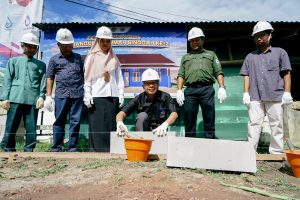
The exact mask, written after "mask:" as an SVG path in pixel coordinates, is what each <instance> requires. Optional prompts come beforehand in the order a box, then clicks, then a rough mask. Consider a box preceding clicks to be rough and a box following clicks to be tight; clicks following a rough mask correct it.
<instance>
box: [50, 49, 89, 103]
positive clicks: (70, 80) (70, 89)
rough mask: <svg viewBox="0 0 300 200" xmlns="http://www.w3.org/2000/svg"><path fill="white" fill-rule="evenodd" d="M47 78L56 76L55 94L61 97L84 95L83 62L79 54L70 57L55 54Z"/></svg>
mask: <svg viewBox="0 0 300 200" xmlns="http://www.w3.org/2000/svg"><path fill="white" fill-rule="evenodd" d="M46 75H47V78H53V79H54V78H55V81H56V90H55V96H56V97H59V98H79V97H82V96H83V84H84V78H83V76H84V75H83V62H82V58H81V56H80V55H79V54H77V53H73V55H72V56H71V57H70V58H66V57H64V56H63V55H62V54H61V53H59V54H56V55H54V56H53V57H52V58H51V59H50V61H49V65H48V67H47V74H46Z"/></svg>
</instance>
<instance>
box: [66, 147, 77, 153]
mask: <svg viewBox="0 0 300 200" xmlns="http://www.w3.org/2000/svg"><path fill="white" fill-rule="evenodd" d="M68 152H78V148H76V147H75V148H70V149H69V150H68Z"/></svg>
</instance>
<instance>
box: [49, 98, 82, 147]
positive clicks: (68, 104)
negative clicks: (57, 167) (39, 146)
mask: <svg viewBox="0 0 300 200" xmlns="http://www.w3.org/2000/svg"><path fill="white" fill-rule="evenodd" d="M54 101H55V119H56V120H55V122H54V124H53V146H52V151H62V148H63V141H64V136H65V125H66V121H67V116H68V114H69V118H70V128H69V144H68V148H69V151H77V148H78V147H77V145H78V137H79V131H80V118H81V112H82V106H83V97H80V98H57V97H55V99H54Z"/></svg>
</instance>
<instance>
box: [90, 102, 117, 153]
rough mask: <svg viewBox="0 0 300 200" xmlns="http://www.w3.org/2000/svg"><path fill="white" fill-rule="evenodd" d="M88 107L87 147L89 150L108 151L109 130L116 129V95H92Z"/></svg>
mask: <svg viewBox="0 0 300 200" xmlns="http://www.w3.org/2000/svg"><path fill="white" fill-rule="evenodd" d="M93 100H94V104H93V107H92V108H90V109H89V114H88V116H89V148H90V151H91V152H109V151H110V132H111V131H116V128H117V125H116V115H117V113H118V111H119V98H118V97H94V98H93Z"/></svg>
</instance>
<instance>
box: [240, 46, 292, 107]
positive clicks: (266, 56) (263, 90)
mask: <svg viewBox="0 0 300 200" xmlns="http://www.w3.org/2000/svg"><path fill="white" fill-rule="evenodd" d="M287 70H292V68H291V63H290V60H289V56H288V54H287V52H286V51H285V50H284V49H282V48H277V47H270V48H269V49H268V51H267V52H265V53H262V52H260V51H258V50H256V51H253V52H251V53H249V54H248V55H247V56H246V58H245V60H244V64H243V66H242V68H241V71H240V74H241V75H243V76H249V79H250V90H249V95H250V99H251V101H281V98H282V95H283V92H284V80H283V77H282V76H281V72H283V71H287Z"/></svg>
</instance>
